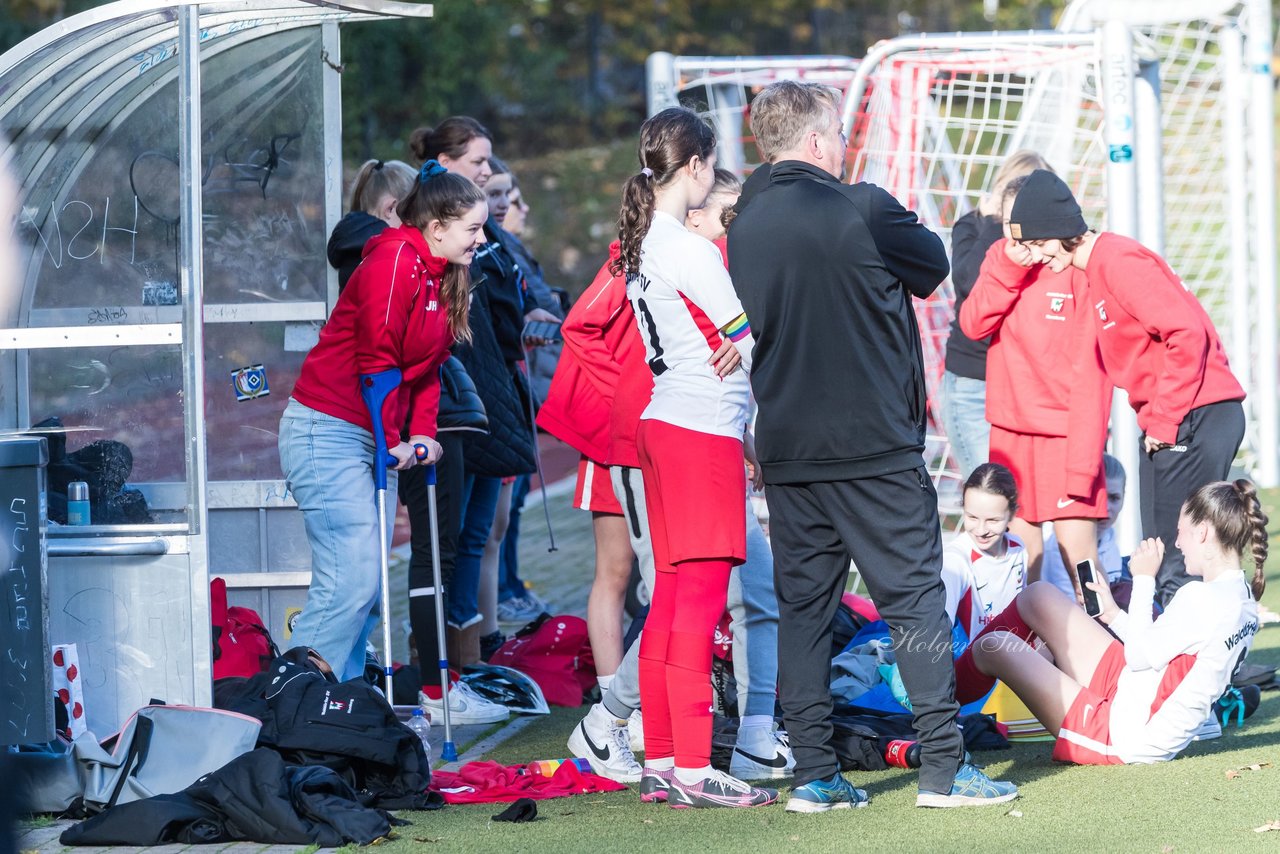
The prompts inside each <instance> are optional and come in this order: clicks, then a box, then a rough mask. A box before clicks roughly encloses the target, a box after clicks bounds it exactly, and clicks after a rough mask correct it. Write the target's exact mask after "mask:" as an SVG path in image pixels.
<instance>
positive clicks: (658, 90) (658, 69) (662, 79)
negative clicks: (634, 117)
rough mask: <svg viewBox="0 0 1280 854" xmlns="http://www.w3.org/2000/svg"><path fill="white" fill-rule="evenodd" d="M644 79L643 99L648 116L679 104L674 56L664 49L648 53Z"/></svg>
mask: <svg viewBox="0 0 1280 854" xmlns="http://www.w3.org/2000/svg"><path fill="white" fill-rule="evenodd" d="M644 79H645V100H646V104H647V106H648V109H649V113H648V114H649V115H650V116H654V115H657V114H658V113H660V112H662V111H663V110H665V109H666V108H667V107H678V106H680V99H679V96H678V94H677V88H678V87H677V81H676V58H675V56H673V55H672V54H670V53H667V52H666V51H658V52H657V53H651V54H649V58H648V59H646V60H645V62H644Z"/></svg>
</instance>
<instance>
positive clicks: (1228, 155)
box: [1221, 27, 1257, 414]
mask: <svg viewBox="0 0 1280 854" xmlns="http://www.w3.org/2000/svg"><path fill="white" fill-rule="evenodd" d="M1221 46H1222V98H1223V101H1225V102H1226V109H1224V110H1223V113H1222V115H1223V126H1222V131H1223V133H1222V144H1223V146H1224V147H1225V152H1224V159H1225V160H1226V166H1227V234H1226V238H1227V247H1228V249H1229V251H1230V253H1231V326H1230V328H1229V329H1228V333H1229V334H1228V338H1227V354H1228V356H1229V358H1230V359H1231V372H1232V373H1234V374H1235V375H1236V379H1238V380H1240V384H1241V385H1242V386H1244V388H1245V390H1246V391H1249V390H1251V389H1252V388H1253V348H1252V345H1251V341H1250V339H1251V336H1252V331H1253V317H1252V315H1253V299H1252V282H1251V280H1250V277H1249V243H1250V241H1249V182H1248V173H1247V170H1248V168H1249V166H1248V152H1247V150H1246V143H1245V139H1246V137H1245V97H1246V96H1245V89H1244V80H1243V77H1244V37H1243V35H1241V33H1240V30H1238V29H1236V28H1235V27H1228V28H1227V29H1225V30H1223V31H1222V41H1221ZM1256 404H1257V400H1256V399H1255V398H1252V397H1251V398H1250V399H1248V400H1246V401H1245V406H1246V407H1247V409H1246V414H1251V412H1252V410H1253V407H1254V406H1256Z"/></svg>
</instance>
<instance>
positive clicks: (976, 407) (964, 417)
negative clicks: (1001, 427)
mask: <svg viewBox="0 0 1280 854" xmlns="http://www.w3.org/2000/svg"><path fill="white" fill-rule="evenodd" d="M942 427H943V429H944V430H946V431H947V439H948V441H950V442H951V453H952V454H953V455H954V456H955V458H956V463H957V464H958V465H959V466H960V477H961V478H967V477H968V476H969V473H970V472H971V471H973V470H974V469H976V468H977V467H978V466H980V465H982V464H983V463H985V462H986V461H987V460H988V459H989V457H990V450H991V425H990V424H988V423H987V384H986V383H985V382H984V381H983V380H974V379H970V378H969V377H961V376H957V375H956V374H953V373H951V372H950V371H943V373H942Z"/></svg>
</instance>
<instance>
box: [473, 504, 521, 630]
mask: <svg viewBox="0 0 1280 854" xmlns="http://www.w3.org/2000/svg"><path fill="white" fill-rule="evenodd" d="M513 486H515V484H513V483H504V484H502V489H501V490H500V491H499V492H498V509H497V512H496V513H494V516H493V527H492V528H490V529H489V541H488V542H486V543H485V544H484V554H483V555H481V556H480V591H479V604H480V616H481V617H482V618H483V619H482V620H481V622H480V634H481V635H491V634H493V633H494V632H496V631H497V630H498V569H499V563H500V561H501V558H502V541H503V539H505V538H506V536H507V525H508V524H509V523H510V521H511V489H512V487H513Z"/></svg>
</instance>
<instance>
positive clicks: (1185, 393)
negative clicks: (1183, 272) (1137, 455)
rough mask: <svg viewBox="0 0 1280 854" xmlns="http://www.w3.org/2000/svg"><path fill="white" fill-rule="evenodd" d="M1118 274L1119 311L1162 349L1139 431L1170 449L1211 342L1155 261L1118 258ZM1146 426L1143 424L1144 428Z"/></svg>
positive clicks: (1114, 276) (1112, 277)
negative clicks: (1119, 264)
mask: <svg viewBox="0 0 1280 854" xmlns="http://www.w3.org/2000/svg"><path fill="white" fill-rule="evenodd" d="M1118 260H1120V261H1121V269H1119V270H1113V271H1111V272H1110V273H1109V274H1108V277H1107V278H1108V281H1110V282H1112V285H1111V292H1112V293H1113V294H1114V295H1115V298H1116V301H1117V302H1119V303H1120V306H1121V307H1122V308H1123V309H1124V310H1125V311H1127V312H1128V313H1129V314H1131V315H1132V316H1133V317H1134V319H1136V320H1137V321H1138V323H1139V324H1141V326H1142V328H1143V329H1144V330H1145V331H1146V333H1147V334H1148V335H1150V336H1151V337H1152V338H1155V339H1156V340H1158V341H1160V342H1161V343H1162V344H1163V346H1164V359H1163V360H1162V361H1161V362H1160V368H1159V371H1158V373H1157V374H1156V377H1155V387H1154V388H1153V389H1152V393H1151V396H1150V400H1151V405H1150V407H1148V409H1147V412H1144V413H1139V415H1138V426H1139V427H1141V428H1142V430H1143V432H1145V433H1146V434H1147V435H1148V436H1151V437H1152V438H1154V439H1156V440H1157V441H1160V442H1166V443H1168V444H1170V445H1172V444H1175V443H1177V441H1178V425H1179V424H1181V423H1182V419H1184V418H1186V417H1187V413H1188V412H1190V411H1191V408H1192V406H1193V405H1194V403H1195V399H1196V394H1197V392H1199V390H1200V385H1201V383H1203V382H1204V375H1205V364H1206V362H1207V361H1208V358H1209V347H1210V344H1211V342H1210V340H1209V335H1208V333H1207V332H1206V331H1205V328H1204V324H1203V323H1202V322H1201V320H1200V317H1199V316H1198V314H1197V313H1196V312H1195V310H1194V309H1193V308H1192V306H1191V305H1190V304H1189V301H1188V299H1187V294H1186V288H1185V287H1184V286H1183V284H1182V282H1180V281H1179V280H1178V279H1177V277H1176V276H1174V275H1173V273H1172V271H1171V270H1169V269H1168V267H1166V266H1165V265H1164V264H1162V263H1161V262H1160V261H1159V260H1158V259H1156V258H1154V257H1152V256H1150V255H1147V254H1145V253H1138V252H1129V253H1125V254H1124V255H1123V256H1121V258H1120V259H1118ZM1144 422H1145V423H1144Z"/></svg>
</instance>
